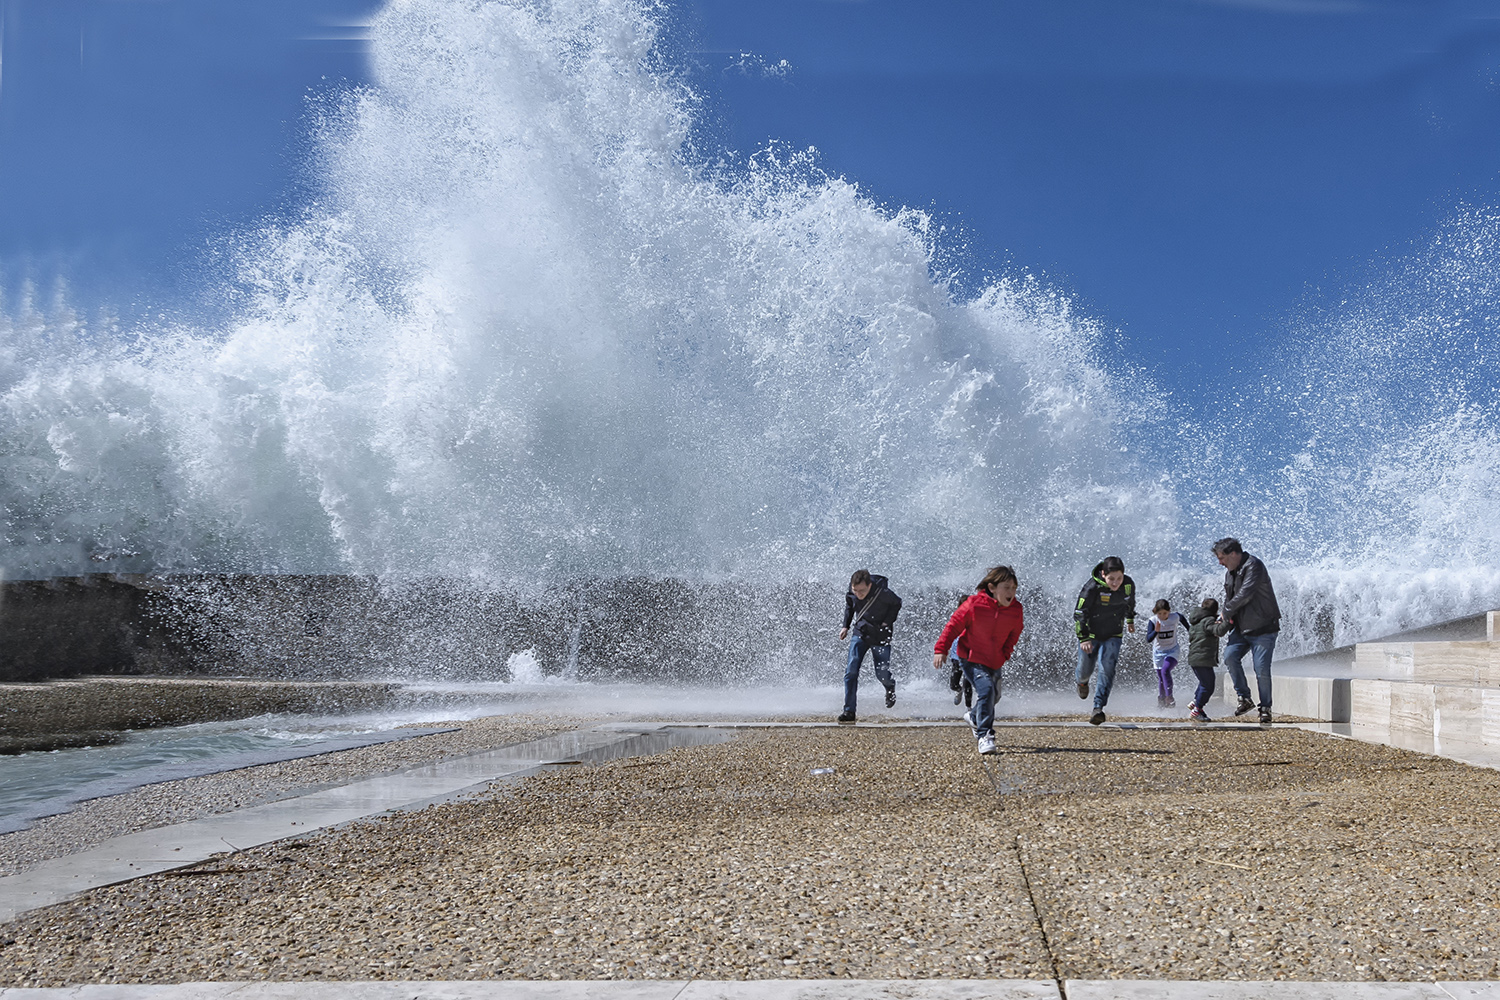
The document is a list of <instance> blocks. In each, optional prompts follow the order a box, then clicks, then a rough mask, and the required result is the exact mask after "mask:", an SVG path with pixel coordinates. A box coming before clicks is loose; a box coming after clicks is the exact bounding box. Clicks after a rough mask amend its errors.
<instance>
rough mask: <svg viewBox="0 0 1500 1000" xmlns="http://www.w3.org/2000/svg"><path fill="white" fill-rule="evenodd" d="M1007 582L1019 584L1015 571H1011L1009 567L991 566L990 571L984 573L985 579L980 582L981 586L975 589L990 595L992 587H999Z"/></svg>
mask: <svg viewBox="0 0 1500 1000" xmlns="http://www.w3.org/2000/svg"><path fill="white" fill-rule="evenodd" d="M1007 580H1009V581H1011V582H1013V583H1015V582H1018V581H1017V580H1016V571H1015V570H1013V569H1011V568H1010V567H1009V566H991V567H990V568H989V569H987V570H985V571H984V579H983V580H980V581H979V586H977V587H975V588H974V589H975V590H982V591H984V592H985V593H986V594H988V593H989V592H990V588H991V587H998V586H1000V585H1001V584H1002V583H1004V582H1006V581H1007Z"/></svg>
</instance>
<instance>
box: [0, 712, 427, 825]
mask: <svg viewBox="0 0 1500 1000" xmlns="http://www.w3.org/2000/svg"><path fill="white" fill-rule="evenodd" d="M393 721H395V720H372V719H358V718H354V719H351V718H339V719H334V718H315V717H308V716H257V717H255V718H250V719H238V720H234V721H229V722H208V723H198V724H196V725H190V726H174V727H171V728H166V729H146V730H138V731H132V732H126V733H121V734H119V736H118V738H116V739H115V740H113V741H111V742H109V743H105V744H101V745H99V746H85V747H68V748H65V749H59V750H47V751H35V752H30V753H22V754H13V755H7V756H3V757H0V773H3V774H4V776H5V780H4V781H3V782H0V833H10V832H11V831H14V830H20V829H24V828H25V827H27V826H29V825H30V824H31V822H32V821H34V820H36V819H40V818H41V817H44V816H52V815H56V814H58V813H63V812H67V811H69V810H70V809H72V808H73V807H74V806H75V805H77V804H78V803H79V802H83V801H86V800H88V799H96V798H102V797H104V796H107V795H118V794H119V793H121V792H125V791H129V790H130V789H133V788H139V787H140V786H142V785H152V784H157V783H160V782H164V781H176V780H179V779H182V778H195V777H200V776H203V775H208V774H218V773H221V772H224V771H233V770H237V769H239V768H244V767H253V766H255V765H258V764H270V763H277V762H280V761H286V760H295V759H297V758H300V757H308V756H313V755H316V754H323V753H331V752H334V751H338V750H349V749H354V748H357V747H365V746H372V745H374V744H377V743H388V742H390V741H392V740H402V739H413V738H417V737H421V736H425V735H429V734H433V733H438V732H451V731H452V728H451V727H448V728H436V729H435V728H414V727H410V726H409V725H408V726H407V727H405V728H396V726H395V725H393V724H392V722H393Z"/></svg>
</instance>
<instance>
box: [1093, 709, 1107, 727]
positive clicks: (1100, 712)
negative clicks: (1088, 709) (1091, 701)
mask: <svg viewBox="0 0 1500 1000" xmlns="http://www.w3.org/2000/svg"><path fill="white" fill-rule="evenodd" d="M1102 722H1104V709H1102V708H1097V709H1095V710H1094V714H1093V715H1091V716H1089V725H1091V726H1097V725H1099V724H1101V723H1102Z"/></svg>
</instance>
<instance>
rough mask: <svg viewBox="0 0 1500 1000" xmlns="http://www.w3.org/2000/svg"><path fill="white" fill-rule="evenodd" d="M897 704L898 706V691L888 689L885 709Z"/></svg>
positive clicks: (886, 690)
mask: <svg viewBox="0 0 1500 1000" xmlns="http://www.w3.org/2000/svg"><path fill="white" fill-rule="evenodd" d="M895 704H896V689H895V688H886V689H885V707H886V708H891V707H892V706H894V705H895Z"/></svg>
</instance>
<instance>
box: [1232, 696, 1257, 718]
mask: <svg viewBox="0 0 1500 1000" xmlns="http://www.w3.org/2000/svg"><path fill="white" fill-rule="evenodd" d="M1254 707H1255V702H1253V701H1251V700H1250V699H1249V698H1241V699H1240V703H1239V704H1238V705H1236V706H1234V714H1235V715H1244V714H1245V713H1246V712H1248V711H1250V710H1251V709H1252V708H1254Z"/></svg>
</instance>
